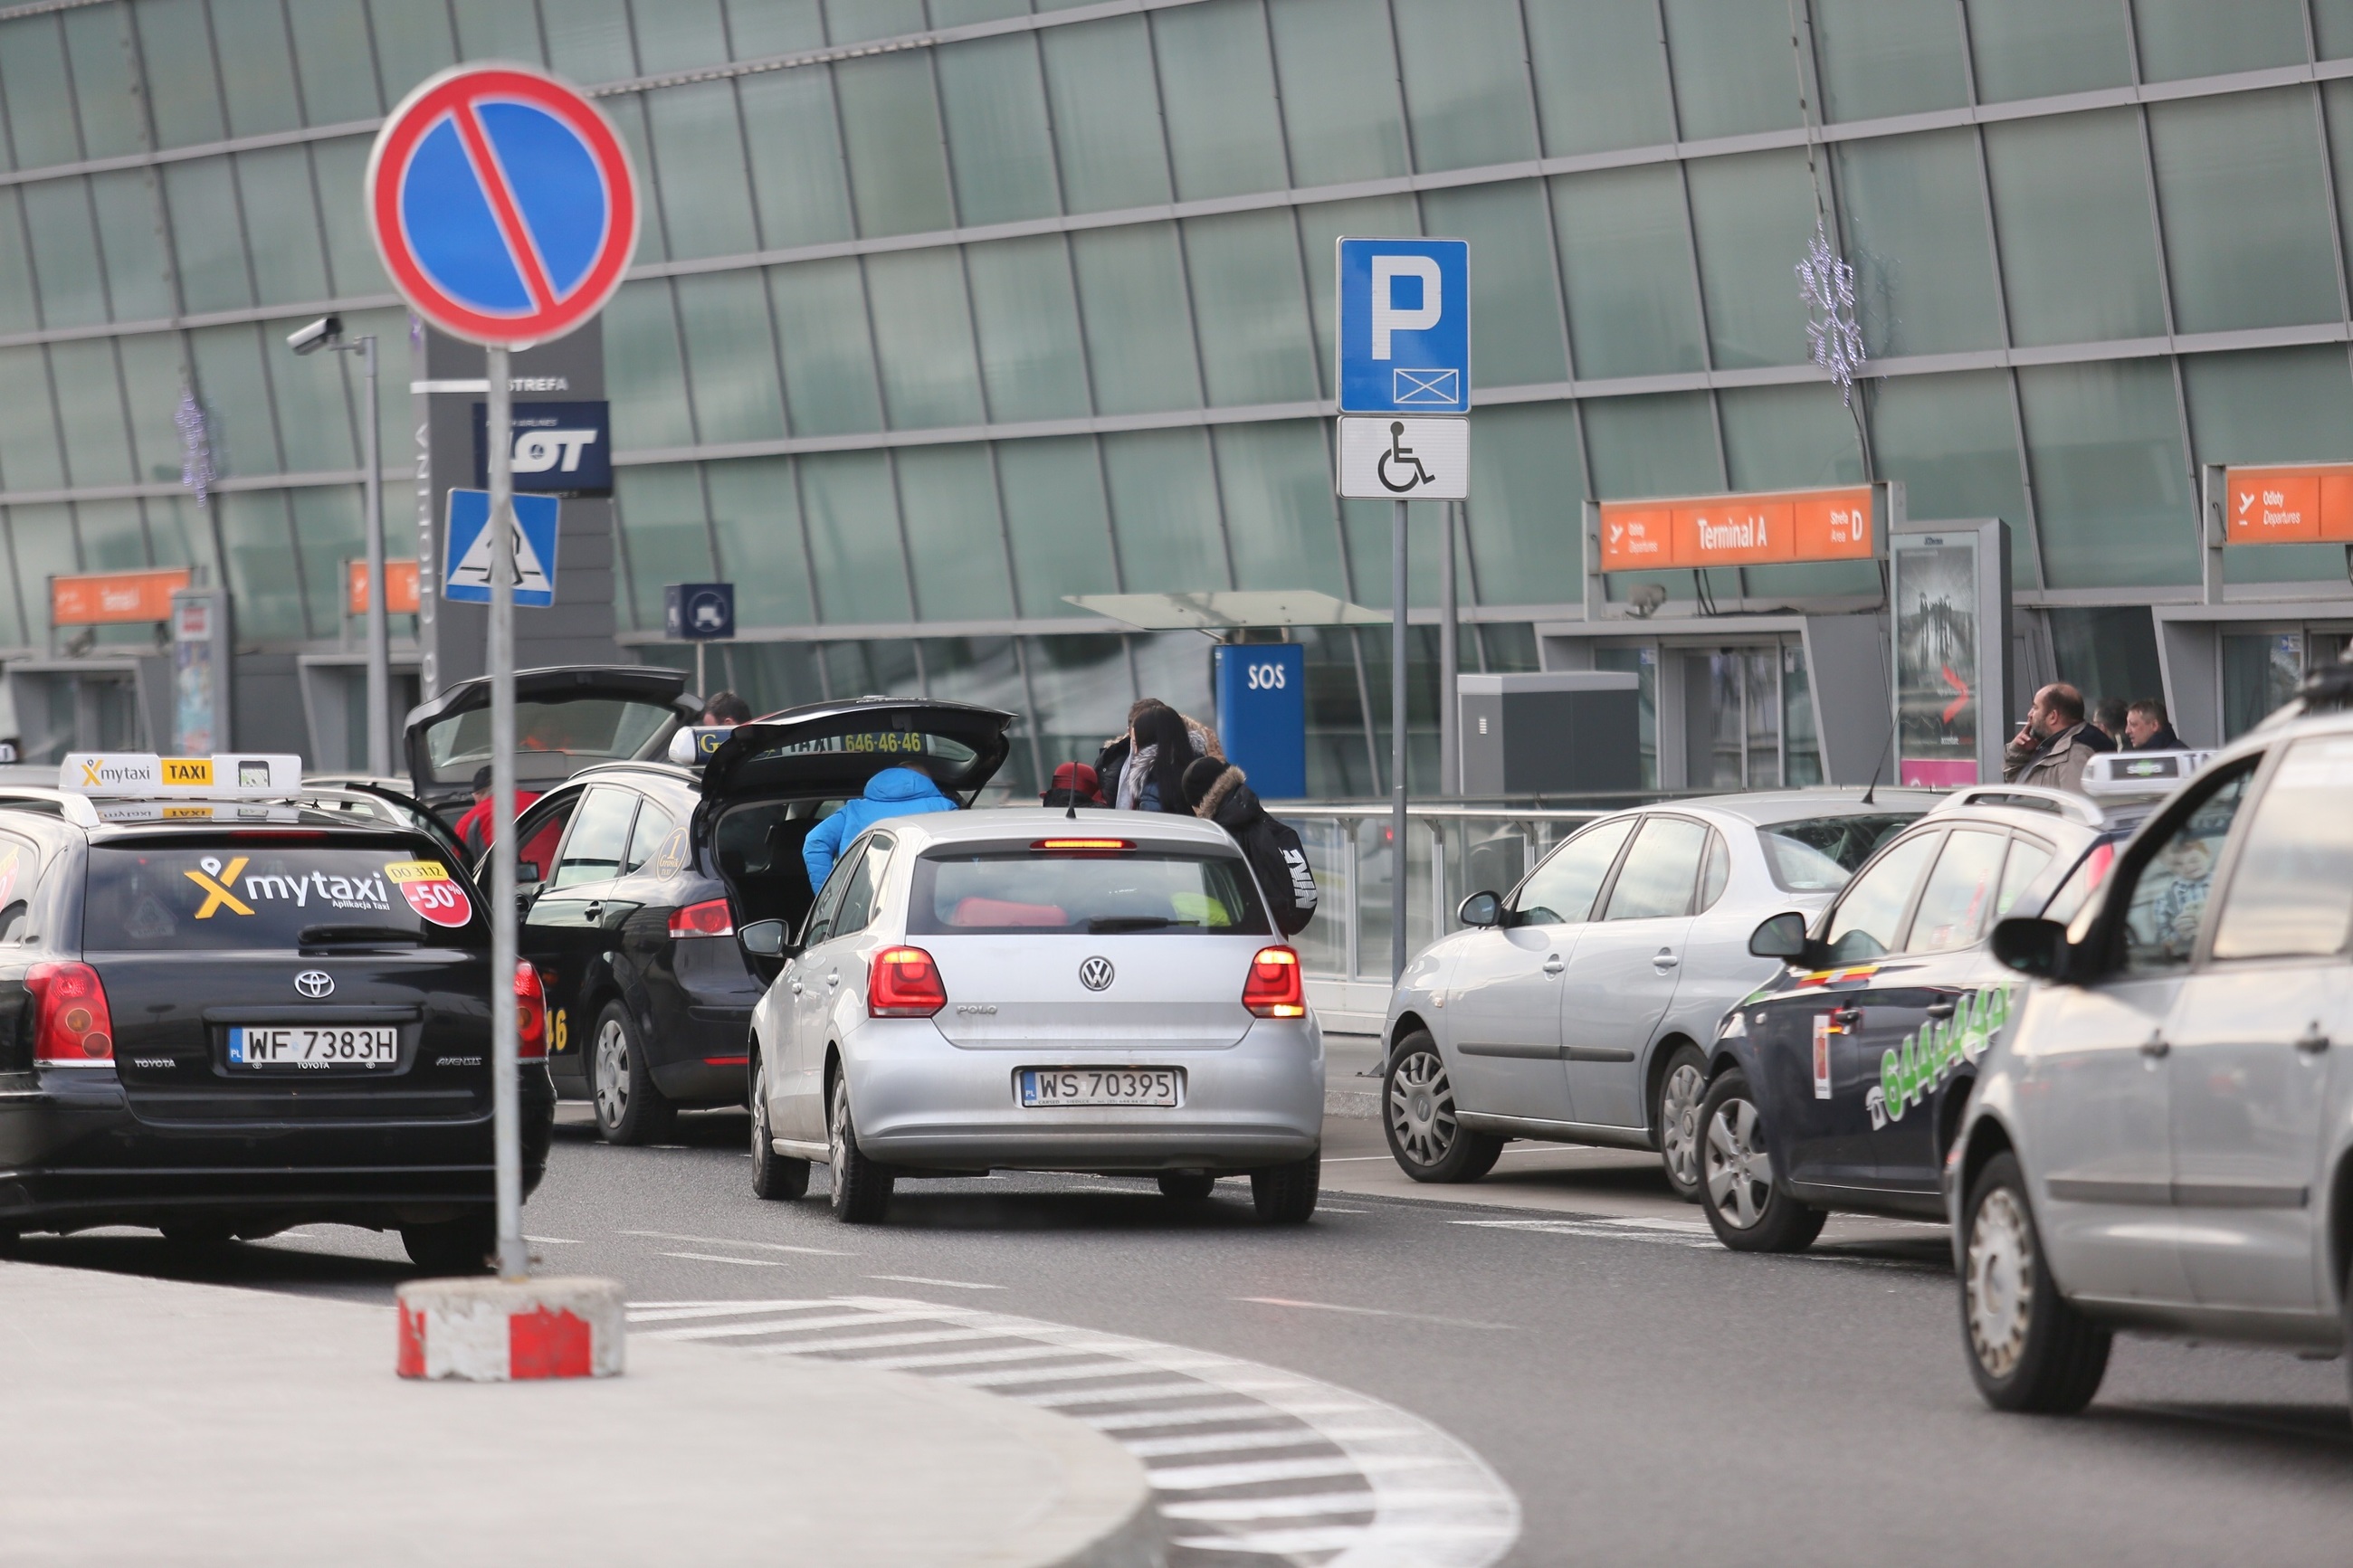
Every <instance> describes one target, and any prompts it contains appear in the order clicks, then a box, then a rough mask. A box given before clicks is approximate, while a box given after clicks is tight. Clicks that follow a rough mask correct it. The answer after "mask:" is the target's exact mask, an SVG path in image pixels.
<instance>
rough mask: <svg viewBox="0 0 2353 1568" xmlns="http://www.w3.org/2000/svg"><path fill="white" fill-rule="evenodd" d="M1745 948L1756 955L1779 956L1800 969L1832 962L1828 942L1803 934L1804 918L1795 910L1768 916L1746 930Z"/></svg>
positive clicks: (1815, 967) (1817, 967) (1817, 966)
mask: <svg viewBox="0 0 2353 1568" xmlns="http://www.w3.org/2000/svg"><path fill="white" fill-rule="evenodd" d="M1748 951H1749V952H1750V954H1751V955H1752V956H1754V957H1757V958H1778V959H1779V960H1780V961H1781V962H1782V963H1788V964H1793V965H1795V966H1796V967H1798V968H1799V969H1821V968H1825V967H1827V966H1828V965H1829V963H1830V962H1831V950H1830V945H1829V944H1828V943H1827V942H1816V941H1815V940H1814V939H1813V938H1811V937H1810V936H1808V935H1807V934H1806V917H1805V916H1803V915H1801V914H1799V912H1798V911H1797V910H1782V911H1781V912H1780V913H1779V914H1778V915H1771V916H1768V917H1767V919H1766V920H1765V921H1763V922H1762V923H1761V924H1759V925H1758V926H1757V929H1756V930H1755V931H1750V932H1749V933H1748Z"/></svg>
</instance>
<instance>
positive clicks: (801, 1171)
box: [752, 1046, 809, 1202]
mask: <svg viewBox="0 0 2353 1568" xmlns="http://www.w3.org/2000/svg"><path fill="white" fill-rule="evenodd" d="M753 1048H754V1050H757V1049H758V1048H759V1047H756V1046H754V1047H753ZM775 1138H776V1134H775V1133H774V1132H772V1131H770V1130H769V1127H768V1069H767V1068H765V1067H762V1068H753V1069H752V1195H753V1196H754V1197H757V1198H766V1199H769V1200H770V1201H772V1202H773V1201H777V1200H787V1199H792V1198H799V1197H807V1195H808V1184H809V1163H808V1162H807V1160H796V1159H794V1158H793V1157H792V1156H791V1155H789V1154H779V1153H777V1152H776V1142H775Z"/></svg>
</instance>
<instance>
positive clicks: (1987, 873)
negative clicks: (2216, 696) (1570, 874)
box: [1699, 757, 2179, 1252]
mask: <svg viewBox="0 0 2353 1568" xmlns="http://www.w3.org/2000/svg"><path fill="white" fill-rule="evenodd" d="M2097 761H2098V763H2101V764H2105V765H2104V766H2103V768H2102V773H2103V774H2104V775H2105V774H2107V773H2116V778H2115V780H2113V781H2111V783H2110V786H2109V787H2108V789H2107V790H2106V793H2105V796H2104V798H2099V799H2094V798H2091V797H2088V796H2086V795H2074V794H2068V793H2063V792H2062V791H2058V790H2052V789H2042V788H2038V787H2034V786H2031V785H2016V784H2000V785H1988V786H1983V787H1978V788H1970V789H1963V790H1960V791H1957V792H1956V793H1955V794H1954V795H1950V796H1948V797H1947V799H1946V800H1945V801H1943V802H1942V803H1941V804H1940V805H1937V806H1936V809H1935V810H1933V811H1931V812H1929V813H1928V814H1927V815H1926V816H1923V817H1922V818H1921V819H1920V820H1919V821H1918V822H1916V823H1915V824H1914V825H1913V826H1911V827H1910V828H1908V829H1907V830H1906V831H1905V832H1904V833H1903V834H1902V835H1900V836H1898V837H1894V838H1892V839H1890V840H1889V841H1888V842H1887V843H1886V844H1885V845H1883V847H1881V848H1880V849H1879V850H1878V851H1877V852H1876V853H1875V854H1874V855H1873V857H1872V858H1871V859H1870V860H1869V861H1868V862H1867V863H1865V864H1864V865H1863V867H1862V868H1861V869H1860V870H1858V871H1857V872H1856V873H1855V874H1854V878H1853V879H1852V880H1851V881H1849V882H1848V883H1847V884H1846V886H1845V887H1844V888H1843V889H1841V890H1840V893H1839V896H1838V899H1837V900H1836V901H1834V902H1833V903H1831V906H1830V907H1829V908H1828V909H1826V910H1822V911H1821V913H1820V915H1818V916H1817V917H1816V918H1815V921H1814V922H1813V924H1812V927H1811V929H1809V927H1808V924H1807V921H1806V919H1805V917H1804V916H1803V915H1801V914H1799V913H1798V912H1796V911H1794V910H1793V911H1791V912H1789V913H1787V914H1779V915H1775V916H1773V917H1771V918H1770V919H1768V920H1767V921H1765V922H1764V923H1763V924H1762V925H1760V926H1759V927H1757V932H1756V934H1755V936H1754V937H1753V938H1752V939H1751V942H1750V947H1749V951H1750V952H1754V953H1756V954H1757V956H1758V957H1760V958H1779V959H1782V960H1784V961H1785V964H1786V967H1785V968H1784V970H1783V972H1782V973H1781V974H1780V975H1779V976H1778V977H1777V978H1776V979H1774V980H1772V981H1770V982H1768V983H1767V984H1765V985H1763V986H1761V987H1759V988H1758V989H1757V991H1756V992H1755V993H1754V994H1751V995H1750V996H1748V997H1747V998H1746V1000H1744V1001H1743V1002H1742V1003H1741V1004H1740V1005H1738V1006H1737V1007H1735V1008H1734V1009H1733V1010H1732V1011H1731V1012H1729V1013H1727V1014H1726V1015H1725V1018H1724V1022H1723V1025H1722V1026H1721V1028H1720V1030H1719V1033H1718V1037H1717V1039H1716V1041H1715V1047H1714V1048H1713V1050H1712V1051H1711V1053H1710V1055H1711V1061H1710V1064H1709V1081H1708V1089H1707V1093H1706V1096H1705V1098H1704V1099H1703V1100H1702V1101H1701V1103H1700V1112H1699V1123H1700V1129H1701V1138H1700V1152H1701V1172H1700V1174H1701V1178H1702V1181H1701V1191H1700V1194H1699V1196H1700V1203H1701V1206H1702V1207H1703V1208H1704V1210H1705V1211H1706V1214H1707V1218H1708V1223H1709V1226H1711V1228H1713V1229H1714V1230H1715V1235H1716V1237H1717V1239H1719V1240H1720V1241H1722V1242H1723V1243H1724V1245H1725V1246H1726V1247H1732V1248H1734V1249H1736V1250H1737V1251H1744V1252H1794V1251H1799V1250H1802V1249H1803V1248H1805V1247H1808V1246H1810V1245H1811V1244H1812V1242H1813V1240H1814V1238H1815V1237H1817V1236H1819V1235H1820V1233H1821V1228H1822V1225H1823V1223H1824V1221H1825V1220H1826V1219H1827V1218H1828V1217H1829V1215H1831V1214H1832V1213H1835V1212H1846V1213H1859V1214H1878V1215H1892V1216H1901V1217H1912V1218H1918V1219H1926V1220H1936V1221H1941V1220H1942V1219H1943V1218H1944V1209H1943V1205H1942V1190H1941V1188H1940V1185H1939V1178H1940V1176H1941V1174H1942V1167H1943V1163H1944V1155H1945V1150H1946V1148H1947V1146H1948V1144H1949V1143H1950V1142H1951V1137H1952V1132H1953V1129H1954V1127H1955V1126H1956V1125H1957V1122H1958V1120H1959V1116H1960V1111H1961V1109H1962V1107H1963V1106H1964V1105H1965V1104H1966V1103H1967V1102H1968V1093H1969V1089H1970V1088H1971V1086H1972V1085H1973V1084H1974V1083H1975V1081H1976V1068H1977V1062H1978V1058H1979V1057H1981V1056H1982V1055H1983V1054H1984V1053H1985V1050H1986V1047H1987V1046H1988V1045H1989V1043H1990V1042H1991V1041H1992V1039H1993V1037H1995V1035H1996V1034H1998V1033H1999V1032H2000V1029H2001V1027H2002V1026H2003V1024H2004V1023H2005V1022H2006V1021H2007V1019H2008V1017H2009V1014H2010V1006H2011V1004H2012V1001H2013V1000H2014V998H2013V991H2014V988H2015V987H2016V985H2017V984H2019V981H2018V977H2017V976H2016V975H2015V974H2013V973H2010V971H2009V970H2007V969H2004V968H2003V967H2002V966H2001V965H2000V964H1999V963H1996V962H1995V961H1994V959H1993V955H1992V953H1991V952H1990V951H1989V948H1988V942H1987V937H1988V933H1989V931H1991V930H1992V928H1993V925H1994V923H1995V921H1998V920H2000V918H2001V917H2002V916H2004V915H2010V914H2042V915H2044V916H2046V917H2050V918H2060V919H2064V918H2067V917H2069V916H2072V914H2073V911H2074V910H2076V909H2078V908H2080V907H2081V906H2082V905H2083V903H2084V901H2085V900H2087V899H2089V898H2090V896H2091V894H2092V893H2093V892H2094V890H2095V889H2097V888H2098V886H2099V884H2100V881H2101V879H2103V878H2104V877H2105V875H2106V873H2107V869H2108V868H2109V866H2110V865H2111V864H2112V863H2113V862H2114V860H2115V858H2116V848H2117V846H2119V845H2120V844H2122V843H2123V842H2124V841H2125V840H2126V838H2128V837H2131V834H2132V831H2133V829H2135V828H2137V826H2139V825H2140V824H2141V822H2142V821H2144V820H2145V819H2146V818H2147V816H2148V815H2149V813H2150V812H2151V811H2153V810H2154V809H2155V808H2156V806H2157V805H2158V801H2159V798H2160V797H2161V795H2162V793H2163V792H2164V790H2165V789H2167V788H2169V787H2171V786H2172V785H2174V784H2178V783H2179V778H2178V777H2177V776H2176V775H2175V774H2174V773H2166V774H2165V775H2164V777H2163V778H2161V779H2156V778H2150V779H2143V778H2140V777H2138V776H2137V775H2134V774H2129V773H2126V772H2124V771H2122V770H2121V769H2119V768H2118V767H2117V765H2116V759H2112V758H2107V757H2103V758H2100V759H2097Z"/></svg>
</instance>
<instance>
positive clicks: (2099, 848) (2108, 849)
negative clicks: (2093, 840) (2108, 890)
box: [2084, 841, 2116, 893]
mask: <svg viewBox="0 0 2353 1568" xmlns="http://www.w3.org/2000/svg"><path fill="white" fill-rule="evenodd" d="M2085 858H2086V859H2087V860H2088V861H2089V863H2090V867H2091V868H2090V870H2089V871H2088V872H2087V873H2086V877H2087V880H2086V881H2085V882H2084V891H2085V892H2087V893H2092V892H2097V891H2098V890H2099V887H2100V884H2101V883H2103V882H2105V881H2106V880H2107V879H2108V868H2109V867H2111V866H2113V865H2115V864H2116V845H2115V843H2114V842H2113V841H2112V842H2109V843H2106V844H2094V846H2092V853H2091V854H2090V855H2089V856H2087V857H2085Z"/></svg>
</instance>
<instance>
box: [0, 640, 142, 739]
mask: <svg viewBox="0 0 2353 1568" xmlns="http://www.w3.org/2000/svg"><path fill="white" fill-rule="evenodd" d="M59 662H63V661H59ZM153 662H154V663H155V664H156V665H157V666H159V667H160V666H161V665H162V662H163V661H162V660H160V659H158V660H155V661H153ZM151 685H152V682H148V681H142V679H141V674H140V670H139V668H138V666H137V665H136V664H135V663H134V662H132V660H128V659H124V660H111V659H110V660H107V661H105V662H104V663H102V664H101V663H97V662H95V661H93V663H92V665H91V667H90V668H69V669H58V668H56V667H55V666H54V665H51V666H48V667H47V668H26V666H25V665H21V664H20V665H16V666H14V667H12V668H10V669H9V671H8V694H9V697H10V698H11V700H12V701H13V703H14V705H15V708H16V736H17V755H18V756H19V757H21V758H22V759H23V760H24V761H26V762H27V763H55V762H58V761H61V760H62V759H63V758H64V756H65V754H66V753H67V752H139V751H155V750H158V749H159V745H160V742H159V741H158V739H157V737H156V736H155V735H154V734H153V731H152V729H151V726H150V723H149V720H148V713H147V709H148V706H149V704H148V703H147V701H146V700H144V699H145V698H146V697H147V696H149V695H151V693H150V692H149V691H148V690H147V689H146V688H148V687H150V686H151Z"/></svg>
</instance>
